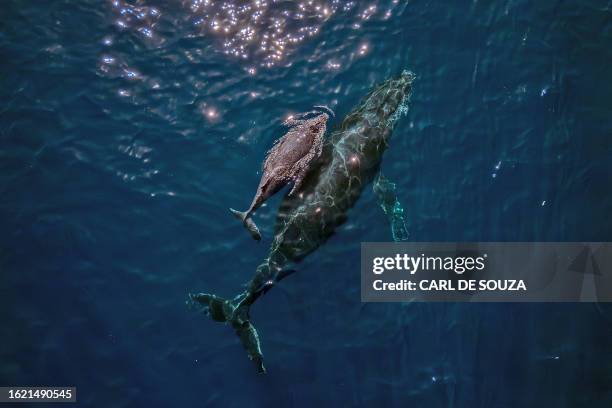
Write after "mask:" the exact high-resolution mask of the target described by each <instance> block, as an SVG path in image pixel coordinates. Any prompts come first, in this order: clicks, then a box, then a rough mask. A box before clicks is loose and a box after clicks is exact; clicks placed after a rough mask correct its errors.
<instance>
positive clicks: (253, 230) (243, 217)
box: [230, 208, 261, 241]
mask: <svg viewBox="0 0 612 408" xmlns="http://www.w3.org/2000/svg"><path fill="white" fill-rule="evenodd" d="M230 211H231V212H232V214H234V216H235V217H236V218H238V219H239V220H240V221H242V224H243V225H244V227H245V228H246V229H247V231H249V234H251V236H252V237H253V239H254V240H255V241H261V233H260V232H259V228H257V225H255V222H254V221H253V220H252V219H251V216H250V214H249V213H248V211H237V210H234V209H233V208H230Z"/></svg>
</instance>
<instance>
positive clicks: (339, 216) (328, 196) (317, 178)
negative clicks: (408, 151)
mask: <svg viewBox="0 0 612 408" xmlns="http://www.w3.org/2000/svg"><path fill="white" fill-rule="evenodd" d="M413 80H414V75H413V74H412V73H411V72H408V71H404V72H403V73H402V74H401V75H399V76H398V77H396V78H392V79H389V80H387V81H385V82H384V83H383V84H381V85H379V86H378V87H376V88H374V89H373V90H372V91H371V92H370V93H369V94H368V95H367V96H366V97H365V98H364V99H363V100H362V102H361V103H360V104H359V105H358V106H357V107H356V108H355V109H354V110H353V111H351V112H350V113H349V114H348V115H347V117H346V118H345V119H344V120H343V122H342V125H341V126H340V129H338V130H336V131H335V132H334V133H333V134H332V135H331V137H330V138H329V139H328V140H327V141H326V142H325V144H324V146H323V152H322V154H321V158H320V160H319V161H318V163H317V165H318V166H317V167H316V168H313V169H312V170H311V171H310V172H309V174H308V176H307V177H306V179H305V180H304V182H303V184H302V185H301V186H300V188H299V190H297V191H296V192H295V194H293V195H287V196H285V198H284V200H283V202H282V203H281V206H280V209H279V212H278V216H277V220H276V227H275V235H274V240H273V242H272V245H271V247H270V252H269V254H268V258H267V259H266V260H265V261H264V262H263V263H262V264H261V265H259V267H258V268H257V270H256V272H255V275H254V276H253V278H252V279H251V280H250V281H249V282H248V283H247V285H246V289H245V290H244V292H242V293H240V294H239V295H238V296H237V297H236V298H234V299H233V300H227V299H224V298H222V297H219V296H217V295H213V294H207V293H199V294H190V295H189V301H188V303H189V304H191V305H196V306H199V307H201V308H202V310H203V311H204V312H206V313H207V314H208V315H209V316H210V317H211V318H212V319H213V320H215V321H220V322H226V323H228V324H230V325H231V326H232V327H233V328H234V330H235V332H236V334H237V335H238V337H239V338H240V341H241V343H242V345H243V347H244V348H245V350H246V351H247V354H248V356H249V358H250V359H251V360H253V361H254V362H255V364H256V366H257V369H258V371H259V372H262V373H263V372H265V367H264V364H263V353H262V351H261V344H260V340H259V336H258V334H257V331H256V330H255V327H254V326H253V324H252V322H251V320H250V316H249V310H250V307H251V306H252V305H253V303H254V302H255V301H256V300H257V299H258V298H259V297H260V296H261V295H262V294H264V293H266V292H267V291H268V290H270V289H271V288H272V287H273V286H274V285H275V284H276V283H277V282H279V281H280V280H281V279H283V278H284V277H286V276H288V275H289V274H290V273H291V272H293V270H289V269H287V267H288V266H289V265H292V264H295V263H297V262H299V261H301V260H302V259H303V258H304V257H305V256H307V255H308V254H310V253H312V252H313V251H315V250H316V249H317V248H318V247H319V246H321V245H322V244H323V243H324V242H325V241H326V240H327V239H328V238H329V237H330V236H331V235H332V234H333V233H334V231H335V229H336V228H337V227H338V226H340V225H341V224H342V223H344V221H345V220H346V217H347V212H348V211H349V209H350V208H351V207H352V206H353V205H354V204H355V202H356V201H357V199H358V198H359V196H360V195H361V192H362V190H363V188H364V187H365V186H366V185H368V184H369V183H370V182H371V181H372V180H373V178H374V177H375V176H376V175H377V173H378V171H379V167H380V163H381V160H382V156H383V153H384V152H385V150H386V148H387V146H388V143H389V139H390V136H391V132H392V130H393V127H394V124H395V122H396V121H397V119H398V118H399V116H400V114H401V113H403V111H405V109H406V105H405V103H406V102H405V101H407V99H408V97H409V95H410V93H411V88H412V81H413Z"/></svg>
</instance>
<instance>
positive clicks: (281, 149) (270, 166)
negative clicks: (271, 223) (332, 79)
mask: <svg viewBox="0 0 612 408" xmlns="http://www.w3.org/2000/svg"><path fill="white" fill-rule="evenodd" d="M315 108H326V109H329V108H327V107H317V106H315ZM329 112H330V113H332V114H333V111H331V109H329ZM310 114H316V115H315V116H314V117H310V118H306V116H308V115H310ZM328 120H329V115H328V114H327V113H326V112H316V111H310V112H306V113H303V114H300V115H298V116H292V117H290V118H288V119H287V120H285V122H284V123H283V124H284V125H285V126H287V127H289V131H288V132H287V133H286V134H285V135H283V136H282V137H281V138H280V139H278V140H277V141H276V143H274V146H272V148H271V149H270V151H268V154H267V155H266V158H265V160H264V163H263V166H262V175H261V180H260V181H259V186H258V187H257V191H256V193H255V197H253V201H252V202H251V205H250V206H249V208H248V210H246V211H244V212H242V211H236V210H234V209H232V208H230V211H231V212H232V214H234V216H236V217H237V218H238V219H240V220H241V221H242V223H243V224H244V226H245V227H246V229H247V231H249V233H250V234H251V236H252V237H253V239H255V240H256V241H259V240H261V233H260V232H259V228H257V225H255V222H253V220H252V219H251V214H252V213H253V212H255V211H256V210H257V209H258V208H259V207H260V206H261V205H262V204H263V203H264V202H265V201H266V200H267V199H268V198H270V197H271V196H272V195H274V194H276V193H277V192H278V191H279V190H280V189H282V188H283V187H284V186H285V185H287V184H288V183H291V182H293V188H292V189H291V191H290V192H289V195H290V196H291V195H293V193H295V192H296V191H298V190H299V189H300V187H301V185H302V182H303V181H304V178H305V177H306V175H307V174H308V171H309V170H310V168H311V167H312V164H313V163H314V162H315V161H316V160H318V159H319V157H320V156H321V152H322V147H323V136H324V135H325V131H326V129H327V121H328Z"/></svg>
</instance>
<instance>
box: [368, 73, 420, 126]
mask: <svg viewBox="0 0 612 408" xmlns="http://www.w3.org/2000/svg"><path fill="white" fill-rule="evenodd" d="M415 77H416V76H415V75H414V74H413V73H412V72H410V71H407V70H405V71H403V72H402V73H401V74H400V75H399V76H397V77H394V78H391V79H388V80H387V81H385V82H383V83H382V84H381V85H379V86H378V87H377V88H376V89H374V90H373V91H372V92H371V93H370V94H369V95H368V96H366V98H365V100H364V102H363V104H362V109H363V115H364V116H365V117H367V119H368V121H369V123H370V125H371V126H377V127H381V126H382V127H393V125H394V124H395V122H396V121H397V119H398V118H399V117H400V116H401V115H402V114H403V113H405V112H406V111H407V100H408V98H409V96H410V92H411V90H412V82H413V81H414V79H415Z"/></svg>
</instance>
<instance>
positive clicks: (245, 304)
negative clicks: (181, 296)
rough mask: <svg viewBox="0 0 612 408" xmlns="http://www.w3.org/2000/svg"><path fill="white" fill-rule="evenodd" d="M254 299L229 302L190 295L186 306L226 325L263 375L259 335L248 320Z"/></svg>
mask: <svg viewBox="0 0 612 408" xmlns="http://www.w3.org/2000/svg"><path fill="white" fill-rule="evenodd" d="M254 300H255V299H254V298H253V296H242V298H241V299H239V300H235V301H231V300H227V299H223V298H221V297H219V296H216V295H213V294H208V293H190V294H189V298H188V299H187V305H188V306H190V307H197V308H199V309H200V310H201V311H203V312H204V313H205V314H207V315H208V316H209V317H210V318H211V319H212V320H214V321H216V322H223V323H228V324H229V325H230V326H232V328H233V329H234V331H235V332H236V335H237V336H238V338H239V339H240V343H241V344H242V347H244V349H245V350H246V352H247V355H248V356H249V359H251V360H252V361H253V362H254V363H255V366H256V367H257V372H259V373H262V374H264V373H265V372H266V368H265V367H264V364H263V354H262V352H261V344H260V341H259V335H258V334H257V330H256V329H255V326H253V324H252V323H251V321H250V319H249V309H250V307H251V304H252V303H253V301H254Z"/></svg>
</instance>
